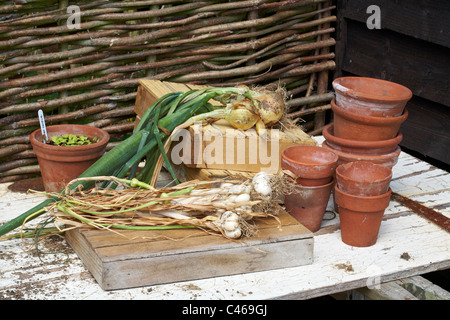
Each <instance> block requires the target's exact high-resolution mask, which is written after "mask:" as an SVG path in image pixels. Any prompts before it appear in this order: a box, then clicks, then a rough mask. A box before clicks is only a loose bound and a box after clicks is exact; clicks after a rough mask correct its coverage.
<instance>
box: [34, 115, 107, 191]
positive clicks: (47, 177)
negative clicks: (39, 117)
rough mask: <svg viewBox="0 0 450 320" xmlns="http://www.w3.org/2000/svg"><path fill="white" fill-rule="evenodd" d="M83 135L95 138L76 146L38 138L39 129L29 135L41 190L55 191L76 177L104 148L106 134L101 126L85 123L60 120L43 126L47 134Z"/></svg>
mask: <svg viewBox="0 0 450 320" xmlns="http://www.w3.org/2000/svg"><path fill="white" fill-rule="evenodd" d="M66 133H68V134H75V135H84V136H87V137H88V138H91V139H92V138H94V137H97V138H98V139H99V141H98V142H96V143H92V144H89V145H83V146H77V147H60V146H55V145H49V144H45V143H43V142H42V134H41V130H40V129H38V130H36V131H34V132H33V133H32V134H31V135H30V141H31V145H32V146H33V151H34V153H35V154H36V156H37V158H38V163H39V167H40V169H41V174H42V180H43V182H44V187H45V191H47V192H59V191H61V190H62V189H63V188H64V187H65V185H66V184H67V183H68V182H70V181H71V180H73V179H76V178H78V177H79V176H80V175H81V174H82V173H83V172H84V171H85V170H86V169H87V168H89V167H90V166H91V165H92V164H93V163H94V162H95V161H97V160H98V159H99V158H100V157H101V156H102V155H103V153H104V152H105V149H106V144H107V143H108V141H109V134H108V132H106V131H105V130H102V129H99V128H95V127H92V126H88V125H74V124H67V125H65V124H62V125H55V126H49V127H47V134H48V136H49V138H50V139H51V137H52V136H56V135H62V134H66Z"/></svg>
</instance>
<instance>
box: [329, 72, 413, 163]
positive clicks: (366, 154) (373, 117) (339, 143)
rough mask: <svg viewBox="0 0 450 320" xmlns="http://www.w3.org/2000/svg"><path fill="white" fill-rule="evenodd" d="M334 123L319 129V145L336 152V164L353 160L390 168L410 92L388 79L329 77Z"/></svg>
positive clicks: (399, 138) (399, 139)
mask: <svg viewBox="0 0 450 320" xmlns="http://www.w3.org/2000/svg"><path fill="white" fill-rule="evenodd" d="M333 88H334V89H335V92H336V98H335V99H334V100H333V101H332V102H331V108H332V110H333V113H334V123H333V124H330V125H328V126H326V127H325V128H324V130H323V136H324V138H325V141H324V143H323V145H322V146H323V147H324V148H327V149H330V150H332V151H334V152H335V153H336V154H338V156H339V164H342V163H348V162H352V161H357V160H363V161H370V162H373V163H377V164H381V165H385V166H388V167H390V168H392V167H393V166H394V165H395V164H396V163H397V159H398V156H399V154H400V147H399V146H398V144H399V143H400V142H401V140H402V138H403V136H402V134H401V132H400V131H399V129H400V126H401V125H402V123H403V122H404V121H405V120H406V118H407V117H408V111H407V110H406V109H405V105H406V103H407V102H408V101H409V100H410V99H411V97H412V92H411V90H409V89H408V88H406V87H404V86H402V85H400V84H397V83H393V82H390V81H385V80H379V79H373V78H365V77H342V78H337V79H335V80H334V81H333Z"/></svg>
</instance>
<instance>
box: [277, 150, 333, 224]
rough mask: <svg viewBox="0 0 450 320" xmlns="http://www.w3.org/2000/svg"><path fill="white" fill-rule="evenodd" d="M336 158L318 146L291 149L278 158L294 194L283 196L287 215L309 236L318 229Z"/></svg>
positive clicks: (330, 188) (330, 152) (330, 187)
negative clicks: (289, 178)
mask: <svg viewBox="0 0 450 320" xmlns="http://www.w3.org/2000/svg"><path fill="white" fill-rule="evenodd" d="M337 163H338V156H337V155H336V154H335V153H334V152H332V151H330V150H327V149H325V148H322V147H319V146H302V145H298V146H292V147H288V148H286V149H284V150H283V151H282V154H281V168H282V169H283V170H286V171H287V172H289V173H290V174H292V176H291V178H292V180H295V181H292V182H293V183H295V190H294V191H293V192H292V193H287V194H285V195H284V204H285V207H286V210H287V212H288V213H289V214H290V215H292V216H293V217H294V218H295V219H296V220H297V221H299V222H300V223H301V224H303V225H304V226H305V227H306V228H308V229H309V230H311V231H312V232H316V231H317V230H319V229H320V226H321V223H322V220H323V216H324V214H325V211H326V208H327V205H328V202H329V199H330V195H331V190H332V188H333V185H334V175H335V170H336V167H337Z"/></svg>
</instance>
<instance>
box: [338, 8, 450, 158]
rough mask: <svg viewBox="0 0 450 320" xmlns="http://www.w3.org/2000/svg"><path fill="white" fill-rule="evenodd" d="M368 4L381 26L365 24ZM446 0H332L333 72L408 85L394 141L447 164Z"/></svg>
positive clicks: (449, 71)
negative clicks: (398, 135) (408, 97)
mask: <svg viewBox="0 0 450 320" xmlns="http://www.w3.org/2000/svg"><path fill="white" fill-rule="evenodd" d="M370 5H377V6H379V8H380V13H381V15H380V18H381V28H380V29H369V28H368V27H367V25H366V21H367V19H368V18H369V17H370V16H371V13H366V10H367V8H368V7H369V6H370ZM449 17H450V1H448V0H435V1H431V0H410V1H406V0H398V1H392V0H351V1H350V0H337V19H338V23H337V36H336V38H337V39H336V40H337V43H336V72H335V77H339V76H346V75H357V76H368V77H374V78H379V79H385V80H389V81H394V82H397V83H400V84H402V85H405V86H407V87H408V88H410V89H411V90H412V91H413V94H414V96H413V98H412V99H411V101H410V102H409V103H408V104H407V109H408V111H409V116H408V119H407V121H406V122H405V123H404V124H403V125H402V128H401V131H402V133H403V134H404V139H403V141H402V143H401V144H400V145H401V147H402V148H404V149H405V150H411V151H414V152H417V153H419V154H421V155H423V156H424V157H426V158H430V159H433V160H438V161H439V162H442V163H443V164H447V165H448V164H450V94H449V91H450V77H449V75H450V19H449Z"/></svg>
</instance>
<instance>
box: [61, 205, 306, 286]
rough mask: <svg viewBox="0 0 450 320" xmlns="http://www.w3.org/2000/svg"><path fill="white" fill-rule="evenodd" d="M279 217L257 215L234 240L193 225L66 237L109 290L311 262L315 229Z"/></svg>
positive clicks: (86, 232)
mask: <svg viewBox="0 0 450 320" xmlns="http://www.w3.org/2000/svg"><path fill="white" fill-rule="evenodd" d="M279 219H280V222H281V225H280V224H279V222H278V221H277V220H275V219H273V218H265V219H256V220H255V224H256V226H257V227H258V233H257V234H256V235H255V236H254V237H252V238H244V239H242V240H235V241H231V240H228V239H225V238H223V237H220V236H215V235H211V234H208V233H206V232H203V231H199V230H190V229H189V230H187V229H186V230H164V231H140V232H136V231H134V232H133V231H132V232H121V234H122V235H124V236H121V235H118V234H116V233H113V232H111V231H108V230H71V231H68V232H67V233H66V240H67V241H68V243H69V244H70V245H71V246H72V248H73V249H74V250H75V252H76V253H77V254H78V255H79V257H80V258H81V260H82V261H83V262H84V263H85V265H86V267H87V268H88V269H89V270H90V271H91V272H92V274H93V276H94V278H95V279H96V280H97V281H98V283H99V284H100V286H101V287H102V288H103V289H105V290H112V289H123V288H130V287H136V286H144V285H153V284H161V283H168V282H176V281H186V280H193V279H202V278H209V277H216V276H223V275H234V274H239V273H246V272H254V271H264V270H270V269H281V268H288V267H293V266H299V265H305V264H310V263H312V262H313V247H314V239H313V235H312V233H311V232H310V231H309V230H308V229H306V228H305V227H304V226H303V225H301V224H299V223H298V222H297V221H296V220H295V219H293V218H292V217H291V216H290V215H289V214H287V213H284V214H281V215H280V216H279ZM127 238H128V240H127Z"/></svg>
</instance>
